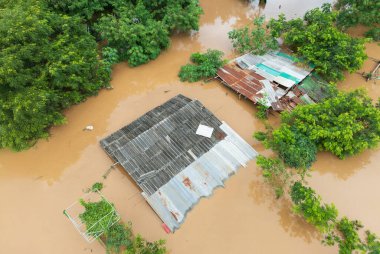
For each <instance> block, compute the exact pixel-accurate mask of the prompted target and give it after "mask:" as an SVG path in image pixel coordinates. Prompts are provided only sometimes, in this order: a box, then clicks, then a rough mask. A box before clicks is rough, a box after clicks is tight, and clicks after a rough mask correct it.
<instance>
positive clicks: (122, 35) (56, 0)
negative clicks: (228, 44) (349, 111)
mask: <svg viewBox="0 0 380 254" xmlns="http://www.w3.org/2000/svg"><path fill="white" fill-rule="evenodd" d="M0 7H1V9H0V70H1V71H0V84H1V85H0V148H10V149H13V150H16V151H19V150H22V149H26V148H28V147H30V146H32V145H33V144H34V143H35V142H36V141H37V140H38V139H39V138H47V137H48V135H49V133H48V130H49V127H50V126H52V125H59V124H63V123H65V121H66V120H65V117H64V116H63V114H62V113H61V112H62V110H63V109H65V108H68V107H70V106H71V105H73V104H77V103H80V102H82V101H84V100H85V99H86V98H87V97H88V96H92V95H95V94H97V92H98V91H99V89H101V88H103V87H106V86H108V85H109V81H110V74H111V67H112V65H113V64H114V63H117V62H118V61H128V63H129V64H130V65H131V66H137V65H140V64H143V63H146V62H148V61H150V60H152V59H155V58H156V57H157V56H158V55H159V54H160V52H161V51H162V50H163V49H165V48H167V47H168V46H169V43H170V37H169V36H170V34H171V33H172V32H174V31H181V32H186V31H190V30H192V29H194V30H197V29H198V27H199V24H198V20H199V16H200V14H201V13H202V9H201V8H200V6H199V1H198V0H180V1H178V0H176V1H174V0H163V1H159V2H157V1H145V0H128V1H122V0H106V1H87V0H79V1H74V2H73V1H69V0H63V1H61V0H40V1H38V0H26V1H19V0H16V1H6V0H1V1H0ZM101 47H102V48H101ZM101 57H102V59H100V58H101Z"/></svg>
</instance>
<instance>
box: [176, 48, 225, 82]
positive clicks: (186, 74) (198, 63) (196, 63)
mask: <svg viewBox="0 0 380 254" xmlns="http://www.w3.org/2000/svg"><path fill="white" fill-rule="evenodd" d="M222 57H223V52H221V51H219V50H211V49H208V50H207V52H206V53H204V54H201V53H194V54H192V55H191V57H190V61H191V62H192V64H187V65H185V66H182V67H181V70H180V72H179V74H178V76H179V78H180V79H181V81H189V82H196V81H199V80H201V79H205V78H211V77H215V75H216V73H217V72H218V69H219V68H220V67H222V66H223V65H224V63H225V61H224V60H223V59H222Z"/></svg>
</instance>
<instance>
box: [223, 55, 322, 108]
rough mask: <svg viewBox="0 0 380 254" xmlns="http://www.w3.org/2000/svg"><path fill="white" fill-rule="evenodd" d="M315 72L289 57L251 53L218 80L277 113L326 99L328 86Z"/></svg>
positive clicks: (232, 63) (238, 58)
mask: <svg viewBox="0 0 380 254" xmlns="http://www.w3.org/2000/svg"><path fill="white" fill-rule="evenodd" d="M312 71H313V67H312V66H310V65H308V64H305V63H302V62H300V61H299V60H298V59H297V58H295V57H293V56H291V55H289V54H286V53H284V52H282V51H269V52H268V53H266V54H264V55H262V56H260V55H253V54H250V53H248V54H245V55H242V56H240V57H237V58H236V59H234V60H232V61H231V62H229V63H228V64H226V65H225V66H223V67H221V68H220V69H219V70H218V72H217V78H218V79H219V80H220V81H221V82H222V83H223V84H224V85H226V86H227V87H229V88H231V89H232V90H234V91H235V92H237V93H238V94H239V96H243V97H245V98H247V99H249V100H251V101H252V102H254V103H255V104H261V105H264V106H266V107H268V108H271V109H273V110H274V111H284V110H288V111H290V110H292V109H293V108H294V107H296V106H297V105H300V104H312V103H316V102H318V101H319V100H320V99H321V98H323V97H324V95H323V90H324V86H326V85H327V84H326V83H325V82H324V81H323V80H322V79H320V78H319V77H318V76H316V75H314V74H312ZM304 82H306V83H307V85H306V86H303V83H304ZM309 91H315V93H317V95H318V96H315V97H314V98H312V97H311V96H310V95H309V93H308V92H309ZM317 91H319V92H317ZM315 93H314V95H315Z"/></svg>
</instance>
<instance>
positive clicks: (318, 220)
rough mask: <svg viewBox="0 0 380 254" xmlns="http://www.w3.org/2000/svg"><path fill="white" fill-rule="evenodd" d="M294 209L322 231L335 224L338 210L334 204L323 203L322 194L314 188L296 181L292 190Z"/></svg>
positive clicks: (329, 228)
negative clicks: (318, 193)
mask: <svg viewBox="0 0 380 254" xmlns="http://www.w3.org/2000/svg"><path fill="white" fill-rule="evenodd" d="M290 196H291V198H292V201H293V203H294V211H295V212H296V213H298V214H301V215H302V216H303V217H304V218H305V220H306V221H307V222H308V223H310V224H312V225H314V226H315V227H316V228H318V229H319V230H320V231H321V232H328V231H329V230H331V228H332V227H333V226H334V223H335V221H336V218H337V216H338V210H337V209H336V208H335V206H334V204H323V203H322V201H321V198H320V196H318V195H317V194H316V193H315V191H314V190H313V189H311V188H310V187H306V186H304V185H302V183H301V182H295V183H294V184H293V185H292V187H291V191H290Z"/></svg>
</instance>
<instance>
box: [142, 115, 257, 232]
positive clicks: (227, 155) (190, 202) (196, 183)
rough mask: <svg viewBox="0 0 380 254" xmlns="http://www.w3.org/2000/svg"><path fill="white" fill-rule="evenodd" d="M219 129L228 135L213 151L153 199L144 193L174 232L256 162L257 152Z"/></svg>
mask: <svg viewBox="0 0 380 254" xmlns="http://www.w3.org/2000/svg"><path fill="white" fill-rule="evenodd" d="M220 128H221V129H222V130H223V131H224V132H225V133H226V134H227V136H226V137H225V139H224V140H222V141H220V142H219V143H217V144H216V145H215V146H214V147H213V148H211V150H210V151H208V152H207V153H205V154H203V155H202V156H201V157H200V158H198V159H197V160H196V161H194V162H193V163H192V164H190V165H189V166H188V167H186V168H185V169H184V170H183V171H181V172H180V173H178V174H177V175H176V176H175V177H174V178H172V179H171V180H170V181H169V182H168V183H166V184H165V185H164V186H162V187H161V188H160V189H159V190H158V191H157V192H155V193H154V194H153V195H150V196H149V195H147V194H145V193H143V196H144V197H145V199H146V200H147V201H148V203H149V204H150V205H151V206H152V208H153V209H154V211H155V212H156V213H157V214H158V216H159V217H160V218H161V219H162V221H164V223H165V224H166V225H167V226H168V227H169V228H170V230H171V231H174V230H176V229H178V228H179V227H180V225H181V224H182V223H183V221H184V219H185V217H186V214H187V212H188V211H190V210H191V209H192V207H193V206H194V205H195V204H197V203H198V202H199V200H200V198H202V197H208V196H210V195H211V194H212V193H213V191H214V189H215V188H217V187H222V186H224V181H225V180H226V179H227V178H229V177H230V176H231V175H232V174H234V173H235V172H236V171H237V169H238V168H239V167H241V166H244V167H245V166H246V164H247V162H248V161H249V160H251V159H253V158H254V157H255V156H256V155H257V152H256V151H255V150H254V149H253V148H252V147H251V146H250V145H249V144H247V143H246V142H245V141H244V140H243V139H242V138H241V137H240V136H239V135H238V134H237V133H236V132H234V131H233V130H232V129H231V127H229V126H228V125H227V124H226V123H224V122H223V124H222V125H221V126H220Z"/></svg>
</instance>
